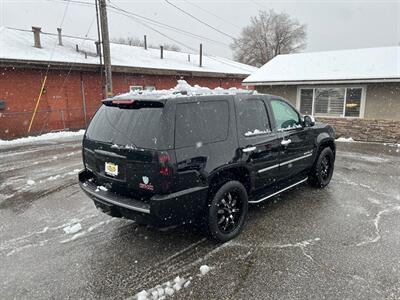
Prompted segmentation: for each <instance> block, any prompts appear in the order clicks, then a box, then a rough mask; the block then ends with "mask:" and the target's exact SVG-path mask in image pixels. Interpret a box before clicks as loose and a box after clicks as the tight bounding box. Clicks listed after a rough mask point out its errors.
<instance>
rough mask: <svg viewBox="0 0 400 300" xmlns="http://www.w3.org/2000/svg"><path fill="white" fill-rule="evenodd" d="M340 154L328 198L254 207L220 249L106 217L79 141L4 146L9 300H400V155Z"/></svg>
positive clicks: (1, 209)
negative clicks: (150, 296)
mask: <svg viewBox="0 0 400 300" xmlns="http://www.w3.org/2000/svg"><path fill="white" fill-rule="evenodd" d="M338 148H339V150H338V154H337V160H336V166H335V171H334V176H333V179H332V182H331V184H330V185H329V186H328V187H327V188H325V189H322V190H317V189H313V188H311V187H309V186H307V185H303V186H300V187H298V188H295V189H293V190H290V191H288V192H285V193H283V194H281V195H279V196H276V197H274V198H272V199H269V200H268V201H267V202H265V203H263V204H261V205H258V206H253V207H251V209H250V212H249V219H248V222H247V226H246V228H245V230H244V231H243V233H242V234H241V235H240V236H239V237H238V238H236V239H235V240H233V241H231V242H228V243H226V244H224V245H219V244H215V243H213V242H211V241H208V240H207V239H205V238H204V237H203V236H202V235H201V234H200V233H198V232H196V231H195V230H194V229H193V228H190V227H184V226H181V227H177V228H167V229H162V230H161V229H156V228H151V227H145V226H138V225H137V224H135V223H134V222H132V221H128V220H122V219H113V218H110V217H108V216H106V215H103V214H101V213H99V212H98V211H97V210H96V209H95V208H94V205H93V204H92V202H91V201H90V200H89V198H87V197H86V196H85V195H84V194H83V192H81V191H80V189H79V186H78V184H77V171H78V170H79V169H80V168H81V167H82V163H81V154H80V140H79V139H77V138H69V139H61V140H57V141H49V142H40V143H31V144H27V145H16V146H12V147H11V146H7V147H4V146H0V168H1V169H0V170H1V172H0V220H1V223H0V265H1V269H0V295H1V298H2V299H13V298H16V299H45V298H52V299H61V298H62V299H65V298H71V299H76V298H85V299H90V298H108V299H125V298H129V297H132V296H134V295H135V294H136V293H138V292H139V291H141V290H143V289H149V288H153V287H155V286H157V285H159V284H162V283H165V282H167V281H170V280H173V279H174V278H175V277H176V276H178V275H179V276H181V277H184V278H186V279H188V278H190V277H192V278H191V280H190V284H189V286H188V287H186V288H183V289H181V290H179V291H177V292H175V294H174V295H173V297H168V298H167V299H268V298H275V299H277V298H282V299H289V298H291V299H304V298H307V299H310V298H314V299H322V298H351V299H377V298H385V299H400V230H399V229H400V153H399V152H400V151H399V150H398V149H400V148H397V147H392V146H383V145H374V144H358V143H351V144H350V143H349V144H347V143H340V144H339V145H338ZM396 151H397V152H396ZM28 182H29V183H28ZM78 223H79V224H80V226H81V229H80V230H79V231H77V232H75V233H70V234H66V233H65V232H64V228H66V227H67V226H69V225H74V224H78ZM75 228H76V227H75ZM201 265H208V266H210V267H211V271H210V272H209V273H207V274H206V275H204V276H200V275H199V274H200V272H199V267H200V266H201Z"/></svg>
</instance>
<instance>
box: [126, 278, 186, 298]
mask: <svg viewBox="0 0 400 300" xmlns="http://www.w3.org/2000/svg"><path fill="white" fill-rule="evenodd" d="M191 280H192V277H189V279H185V278H183V277H179V276H177V277H176V278H175V279H174V280H173V282H171V281H167V282H166V283H163V284H161V285H157V286H156V287H154V288H152V289H149V290H147V291H146V290H143V291H141V292H139V293H137V294H136V295H135V296H134V297H133V298H134V299H137V300H148V299H153V300H163V299H165V298H167V297H169V296H172V295H174V294H175V293H176V292H178V291H180V290H181V289H183V288H187V287H188V286H189V285H190V282H191Z"/></svg>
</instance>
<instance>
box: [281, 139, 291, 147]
mask: <svg viewBox="0 0 400 300" xmlns="http://www.w3.org/2000/svg"><path fill="white" fill-rule="evenodd" d="M291 142H292V140H291V139H287V140H282V141H281V145H282V146H287V145H289V144H290V143H291Z"/></svg>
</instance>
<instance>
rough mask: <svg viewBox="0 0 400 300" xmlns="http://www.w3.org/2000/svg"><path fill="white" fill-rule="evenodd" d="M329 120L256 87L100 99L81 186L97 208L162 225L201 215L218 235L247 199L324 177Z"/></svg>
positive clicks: (235, 225)
mask: <svg viewBox="0 0 400 300" xmlns="http://www.w3.org/2000/svg"><path fill="white" fill-rule="evenodd" d="M334 161H335V142H334V130H333V128H332V127H331V126H329V125H325V124H320V123H315V122H314V120H313V118H312V117H310V116H301V115H300V114H299V113H298V111H297V110H296V109H295V108H294V107H293V106H292V105H291V104H290V103H289V102H287V101H285V100H284V99H282V98H280V97H277V96H273V95H264V94H256V93H234V94H226V95H224V94H222V95H195V96H190V95H184V94H171V95H170V96H163V97H160V96H158V95H157V94H154V95H153V96H152V95H151V94H149V95H143V96H141V95H140V94H137V95H135V96H132V97H126V96H125V97H118V96H117V97H114V98H110V99H106V100H103V101H102V105H101V107H100V108H99V109H98V111H97V112H96V114H95V116H94V117H93V119H92V121H91V123H90V125H89V127H88V129H87V131H86V133H85V135H84V139H83V162H84V170H82V171H81V172H80V173H79V181H80V186H81V188H82V189H83V191H84V192H85V193H86V194H87V195H88V196H89V197H90V198H91V199H92V200H93V201H94V204H95V205H96V207H97V208H98V209H100V210H101V211H103V212H105V213H107V214H109V215H111V216H114V217H125V218H130V219H134V220H136V221H137V222H138V223H144V224H153V225H155V226H167V225H172V224H182V223H196V224H202V226H203V228H204V229H205V231H206V232H207V233H208V234H209V236H210V237H211V238H213V239H215V240H217V241H220V242H225V241H228V240H230V239H232V238H234V237H235V236H237V235H238V234H239V233H240V232H241V230H242V229H243V227H244V223H245V220H246V217H247V211H248V205H249V204H251V203H259V202H261V201H264V200H266V199H268V198H270V197H272V196H274V195H277V194H279V193H281V192H283V191H285V190H288V189H290V188H292V187H294V186H297V185H299V184H302V183H303V182H306V181H308V182H309V183H310V184H311V185H312V186H314V187H317V188H323V187H325V186H326V185H327V184H328V183H329V182H330V180H331V177H332V173H333V168H334Z"/></svg>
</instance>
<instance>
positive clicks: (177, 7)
mask: <svg viewBox="0 0 400 300" xmlns="http://www.w3.org/2000/svg"><path fill="white" fill-rule="evenodd" d="M164 1H165V2H166V3H168V4H169V5H171V6H173V7H175V8H176V9H177V10H179V11H181V12H183V13H184V14H185V15H188V16H189V17H191V18H193V19H195V20H196V21H197V22H200V23H201V24H203V25H205V26H207V27H209V28H211V29H213V30H215V31H217V32H219V33H221V34H223V35H225V36H227V37H229V38H231V39H233V40H234V39H235V37H233V36H232V35H230V34H228V33H226V32H223V31H221V30H219V29H218V28H215V27H214V26H212V25H210V24H208V23H206V22H204V21H202V20H200V19H199V18H197V17H196V16H194V15H192V14H191V13H188V12H187V11H186V10H184V9H182V8H180V7H179V6H177V5H175V4H173V3H171V2H169V1H168V0H164Z"/></svg>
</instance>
